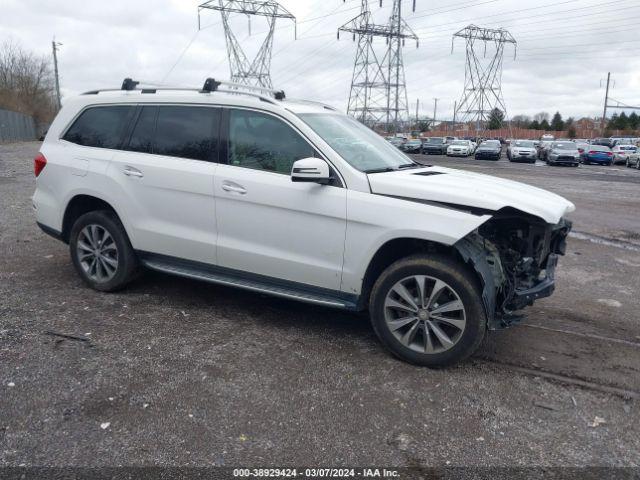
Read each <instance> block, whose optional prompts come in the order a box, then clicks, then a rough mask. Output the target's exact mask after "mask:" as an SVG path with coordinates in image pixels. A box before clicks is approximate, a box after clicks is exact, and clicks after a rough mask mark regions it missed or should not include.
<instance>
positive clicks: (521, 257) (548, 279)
mask: <svg viewBox="0 0 640 480" xmlns="http://www.w3.org/2000/svg"><path fill="white" fill-rule="evenodd" d="M570 230H571V222H569V221H568V220H566V219H562V220H561V221H560V222H559V223H558V224H556V225H551V224H549V223H546V222H545V221H544V220H542V219H541V218H538V217H535V216H533V215H529V214H526V213H523V212H521V211H519V210H516V209H512V208H505V209H503V210H500V211H499V212H497V213H496V215H495V216H494V217H493V218H491V219H490V220H489V221H487V222H486V223H484V224H483V225H481V226H480V227H479V228H478V229H477V230H475V231H474V232H472V233H471V234H469V235H467V236H466V237H465V238H463V239H462V240H460V241H459V242H457V243H456V245H455V247H456V248H457V250H458V252H459V253H460V254H461V256H462V257H463V259H464V260H465V261H467V262H470V263H471V264H473V267H474V269H475V270H476V271H477V272H478V273H479V275H480V277H481V278H482V281H483V284H484V285H483V292H482V297H483V301H484V304H485V308H486V310H487V315H488V318H489V327H490V328H501V327H506V326H508V325H510V324H511V323H513V322H514V321H517V320H518V319H520V318H521V316H520V315H518V314H516V313H514V312H515V311H517V310H521V309H522V308H524V307H526V306H529V305H532V304H533V302H534V301H535V300H537V299H538V298H543V297H548V296H549V295H551V294H552V293H553V290H554V289H555V279H554V272H555V267H556V265H557V262H558V255H564V254H565V251H566V237H567V235H568V233H569V231H570Z"/></svg>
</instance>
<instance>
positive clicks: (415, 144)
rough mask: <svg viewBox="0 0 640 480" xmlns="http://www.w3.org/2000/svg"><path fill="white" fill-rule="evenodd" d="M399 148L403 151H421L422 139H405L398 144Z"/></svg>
mask: <svg viewBox="0 0 640 480" xmlns="http://www.w3.org/2000/svg"><path fill="white" fill-rule="evenodd" d="M400 150H402V151H403V152H405V153H422V140H421V139H419V138H417V139H412V140H407V141H406V142H405V143H403V144H402V145H401V146H400Z"/></svg>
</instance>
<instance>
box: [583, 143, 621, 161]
mask: <svg viewBox="0 0 640 480" xmlns="http://www.w3.org/2000/svg"><path fill="white" fill-rule="evenodd" d="M580 161H581V162H582V163H584V164H588V163H596V164H598V165H611V163H612V162H613V152H612V151H611V149H610V148H609V147H606V146H604V145H589V146H588V147H587V148H585V149H584V151H583V152H582V153H581V154H580Z"/></svg>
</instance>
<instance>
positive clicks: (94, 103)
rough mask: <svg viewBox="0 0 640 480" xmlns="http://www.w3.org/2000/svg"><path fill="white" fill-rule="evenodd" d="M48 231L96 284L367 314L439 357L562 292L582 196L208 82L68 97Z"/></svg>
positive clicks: (337, 117) (51, 139)
mask: <svg viewBox="0 0 640 480" xmlns="http://www.w3.org/2000/svg"><path fill="white" fill-rule="evenodd" d="M35 174H36V177H37V181H36V191H35V194H34V196H33V206H34V209H35V213H36V217H37V223H38V225H39V226H40V227H41V228H42V229H43V230H44V231H45V232H46V233H48V234H50V235H52V236H54V237H57V238H59V239H61V240H62V241H64V242H66V243H68V244H69V247H70V252H71V259H72V261H73V264H74V266H75V268H76V270H77V272H78V274H79V275H80V277H81V278H82V279H83V280H84V282H86V283H87V284H88V285H89V286H90V287H92V288H94V289H97V290H101V291H113V290H116V289H119V288H122V287H124V286H125V285H126V284H127V283H128V282H129V281H131V280H132V279H133V278H134V277H135V275H136V273H137V272H138V271H139V269H140V267H141V266H144V267H147V268H151V269H154V270H158V271H161V272H166V273H170V274H174V275H179V276H183V277H189V278H195V279H201V280H204V281H209V282H214V283H220V284H224V285H230V286H234V287H240V288H245V289H248V290H253V291H256V292H261V293H267V294H272V295H278V296H281V297H286V298H290V299H295V300H301V301H305V302H309V303H313V304H317V305H322V306H326V307H336V308H341V309H347V310H359V311H360V310H368V311H369V314H370V317H371V322H372V324H373V328H374V330H375V332H376V333H377V335H378V336H379V338H380V340H381V342H382V343H383V344H384V345H385V346H386V347H387V348H388V349H389V350H391V352H393V353H394V354H395V355H397V356H398V357H400V358H402V359H404V360H407V361H409V362H412V363H415V364H420V365H428V366H439V365H448V364H452V363H454V362H456V361H459V360H461V359H463V358H465V357H467V356H469V355H470V354H471V353H473V352H474V350H475V349H476V348H477V347H478V345H479V344H480V342H481V341H482V339H483V337H484V334H485V331H486V330H487V329H497V328H501V327H505V326H507V325H509V324H510V323H511V322H513V321H514V320H516V319H517V318H520V317H519V316H517V315H515V314H514V313H513V312H514V311H515V310H519V309H521V308H523V307H524V306H526V305H530V304H531V303H532V302H533V301H534V300H535V299H537V298H540V297H545V296H548V295H550V294H551V293H552V291H553V289H554V269H555V266H556V263H557V256H558V254H563V253H564V250H565V237H566V236H567V233H568V231H569V229H570V226H571V225H570V223H569V222H568V221H566V220H565V219H564V218H563V217H564V215H565V214H566V213H568V212H571V211H572V210H573V209H574V206H573V204H571V203H570V202H569V201H567V200H565V199H564V198H562V197H559V196H557V195H555V194H552V193H549V192H547V191H544V190H540V189H537V188H534V187H530V186H527V185H524V184H520V183H515V182H511V181H507V180H502V179H498V178H494V177H490V176H485V175H479V174H473V173H468V172H461V171H457V170H452V169H448V168H441V167H432V166H423V165H420V164H417V163H415V162H414V161H412V160H411V159H410V158H409V157H407V156H405V155H404V154H403V153H401V152H400V151H398V149H396V148H395V147H393V146H392V145H391V144H389V143H388V142H386V141H385V140H384V139H383V138H382V137H380V136H378V135H377V134H375V133H374V132H373V131H371V130H369V129H368V128H366V127H365V126H363V125H361V124H360V123H358V122H357V121H355V120H354V119H352V118H350V117H348V116H346V115H344V114H341V113H339V112H337V111H335V110H334V109H333V108H331V107H328V106H326V105H322V104H318V103H313V102H305V101H294V100H286V99H285V98H284V93H283V92H275V91H267V90H261V89H260V90H251V89H247V88H246V87H238V86H235V85H226V87H225V84H222V83H221V82H216V81H214V80H212V79H208V80H207V82H206V83H205V85H204V88H202V89H193V90H184V89H183V90H180V89H174V90H170V89H166V90H161V89H155V88H145V89H138V88H137V87H136V82H133V81H131V80H130V79H127V80H125V82H124V83H123V88H122V89H118V90H101V91H94V92H88V93H86V94H84V95H81V96H79V97H77V98H74V99H71V100H69V101H68V102H67V103H66V104H65V106H64V108H63V109H62V110H61V111H60V113H59V114H58V116H57V118H56V119H55V121H54V122H53V124H52V125H51V127H50V129H49V132H48V134H47V137H46V139H45V141H44V143H43V145H42V149H41V152H40V154H39V155H38V156H37V157H36V159H35Z"/></svg>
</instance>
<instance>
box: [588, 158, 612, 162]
mask: <svg viewBox="0 0 640 480" xmlns="http://www.w3.org/2000/svg"><path fill="white" fill-rule="evenodd" d="M583 161H584V162H591V163H610V162H612V161H613V157H607V158H602V157H583Z"/></svg>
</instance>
